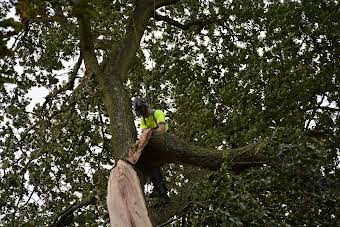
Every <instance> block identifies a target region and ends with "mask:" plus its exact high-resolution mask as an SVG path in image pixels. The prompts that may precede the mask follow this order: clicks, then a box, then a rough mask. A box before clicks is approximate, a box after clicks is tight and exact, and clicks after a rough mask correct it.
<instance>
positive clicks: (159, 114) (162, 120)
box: [154, 110, 165, 124]
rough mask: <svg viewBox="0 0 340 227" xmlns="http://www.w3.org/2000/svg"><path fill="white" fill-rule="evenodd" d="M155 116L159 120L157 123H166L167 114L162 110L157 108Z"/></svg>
mask: <svg viewBox="0 0 340 227" xmlns="http://www.w3.org/2000/svg"><path fill="white" fill-rule="evenodd" d="M154 115H155V118H156V121H157V124H159V123H165V114H164V113H163V112H162V111H160V110H156V111H155V113H154Z"/></svg>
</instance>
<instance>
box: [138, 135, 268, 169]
mask: <svg viewBox="0 0 340 227" xmlns="http://www.w3.org/2000/svg"><path fill="white" fill-rule="evenodd" d="M258 146H259V144H253V145H247V146H243V147H240V148H235V149H226V150H217V149H215V148H204V147H200V146H196V145H194V144H192V143H188V142H186V141H183V140H181V139H179V138H177V137H176V136H175V135H172V134H168V133H163V134H161V133H154V134H153V135H152V137H151V139H150V141H149V143H148V145H147V146H146V148H145V149H144V152H143V154H142V155H141V157H140V160H139V164H140V165H147V166H161V165H164V164H166V163H177V164H189V165H193V166H196V167H201V168H206V169H210V170H217V169H219V168H220V167H221V165H222V163H224V162H226V163H228V164H229V166H228V167H229V168H230V170H231V171H235V172H238V171H242V170H244V169H247V168H250V167H254V166H259V165H263V164H264V163H266V162H267V159H266V157H265V156H264V155H263V154H261V153H259V152H258V149H257V147H258Z"/></svg>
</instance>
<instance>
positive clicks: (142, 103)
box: [133, 97, 149, 117]
mask: <svg viewBox="0 0 340 227" xmlns="http://www.w3.org/2000/svg"><path fill="white" fill-rule="evenodd" d="M148 108H149V104H148V103H147V101H146V100H145V99H143V98H141V97H136V98H135V99H134V100H133V109H134V110H135V111H136V114H137V115H138V116H143V117H145V116H146V114H147V110H148Z"/></svg>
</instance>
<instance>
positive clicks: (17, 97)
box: [0, 0, 340, 226]
mask: <svg viewBox="0 0 340 227" xmlns="http://www.w3.org/2000/svg"><path fill="white" fill-rule="evenodd" d="M161 1H162V0H155V1H152V2H153V3H154V4H153V5H155V6H154V7H156V3H158V2H161ZM79 2H80V3H79ZM147 2H149V1H145V3H143V2H142V1H124V0H122V1H118V0H117V1H107V0H104V1H95V0H89V1H62V0H51V1H40V0H39V1H28V0H21V1H18V2H17V3H13V2H12V1H8V2H7V1H5V2H4V3H1V6H0V15H1V18H2V19H1V20H0V28H1V30H0V32H1V33H0V34H1V37H0V38H1V40H0V50H1V53H0V57H1V60H0V64H1V69H0V91H1V94H0V100H1V110H0V111H1V114H0V119H1V122H2V123H1V125H0V126H1V129H0V138H1V139H0V152H1V153H0V176H1V178H2V180H1V182H0V194H1V197H0V203H1V206H0V207H1V208H0V209H1V212H0V213H1V215H0V223H1V225H4V226H10V225H11V226H19V225H23V224H28V225H29V226H42V225H51V224H53V222H54V221H55V222H56V221H57V220H58V218H59V217H60V214H61V212H62V211H63V210H65V209H66V208H67V207H69V206H70V205H72V204H79V202H80V201H90V202H91V203H90V202H89V203H88V204H85V205H84V206H83V207H81V209H77V210H75V212H74V218H73V220H71V221H72V222H74V223H77V224H78V225H80V226H82V225H85V224H89V225H104V224H105V223H106V222H107V215H106V204H105V196H106V183H107V178H108V175H109V169H110V168H111V167H112V165H113V164H114V160H113V157H116V158H117V156H115V153H116V152H117V151H116V150H115V148H114V147H112V146H111V142H112V143H114V142H115V141H110V139H111V137H112V134H114V133H112V132H113V131H114V128H117V129H118V130H121V128H119V127H120V125H121V124H120V122H119V121H112V120H111V122H109V118H110V117H111V116H109V115H110V114H109V113H108V112H110V108H111V106H110V105H108V104H107V102H105V101H103V99H102V96H103V93H104V92H103V89H102V88H101V86H100V84H101V83H100V82H98V80H96V79H95V78H96V76H98V75H96V73H95V72H94V71H92V72H91V70H89V68H88V67H85V65H84V64H83V61H84V59H85V60H86V57H87V56H86V55H84V53H83V52H82V51H81V43H82V41H80V38H79V37H81V32H80V28H79V21H80V19H79V18H81V16H79V15H86V16H87V17H88V18H89V21H90V25H91V29H92V33H89V34H87V35H88V36H91V38H92V40H93V44H94V49H95V54H96V57H97V59H99V63H100V64H102V65H105V64H107V65H109V63H106V62H105V61H103V62H102V60H103V59H114V58H115V56H119V55H118V54H117V53H118V52H119V51H120V50H124V48H125V49H126V50H128V49H129V48H130V46H124V42H125V37H127V36H128V35H130V36H131V37H133V36H136V40H138V38H137V31H136V30H138V29H139V28H138V27H137V28H136V27H133V25H135V24H134V22H133V23H132V30H131V31H133V32H132V33H131V34H130V33H129V31H130V30H129V25H131V23H130V22H131V17H132V16H133V15H135V14H134V13H135V12H139V11H137V10H136V9H139V8H141V9H143V4H145V5H146V4H147ZM163 2H166V1H163ZM76 3H77V4H78V5H77V7H75V6H74V4H76ZM166 3H167V4H164V6H162V7H157V10H156V11H154V12H151V14H150V15H149V17H150V20H148V23H147V25H146V27H145V31H144V30H142V33H141V34H142V35H143V38H142V39H141V41H140V47H138V48H137V49H136V51H135V52H134V54H133V55H136V58H135V59H134V60H133V61H132V62H131V64H129V65H128V68H127V70H126V73H125V74H126V75H124V76H125V77H122V78H123V79H122V80H118V79H116V80H117V81H118V83H121V84H124V87H123V86H121V87H122V88H120V89H121V90H119V92H122V93H123V92H124V91H125V90H126V91H127V92H128V97H130V98H131V97H133V96H136V95H143V96H146V97H147V98H148V100H149V102H150V104H151V106H154V107H157V108H161V109H164V110H166V111H167V113H168V116H169V118H170V119H171V128H172V129H171V130H172V132H174V133H175V134H176V135H177V136H178V137H180V138H183V139H184V140H186V141H190V142H193V143H195V144H197V145H200V146H208V147H216V148H218V149H227V148H236V147H240V146H244V145H247V144H252V143H258V142H260V143H263V145H262V146H260V148H259V149H260V151H261V152H263V153H264V154H266V156H267V157H268V160H269V161H268V163H267V164H266V165H264V166H261V167H258V168H252V169H249V170H247V171H244V172H241V173H237V174H235V173H231V172H230V171H229V168H228V162H227V161H226V163H225V164H223V165H222V167H221V168H220V169H219V170H218V171H216V172H214V173H210V174H209V175H208V176H207V177H206V178H204V177H203V176H202V177H201V179H199V181H197V179H196V180H193V179H191V178H190V177H191V176H190V174H188V172H187V170H186V169H190V168H188V167H184V168H183V167H182V166H176V165H172V164H170V165H168V166H166V167H165V168H164V170H166V171H165V173H166V178H167V181H168V185H169V188H171V189H172V190H170V195H171V197H172V198H175V197H178V196H180V194H181V193H178V192H181V189H182V188H183V187H186V185H191V184H192V185H194V186H195V187H194V189H193V192H190V193H192V195H191V196H190V202H188V205H187V206H186V207H185V209H183V210H182V212H180V213H174V214H173V216H175V215H176V219H174V221H173V222H171V225H174V226H185V225H192V226H201V225H207V226H229V225H235V226H238V225H240V226H249V225H257V226H263V225H265V224H270V225H274V226H276V225H278V226H281V225H287V226H288V225H292V226H300V225H308V226H316V225H326V226H328V225H336V223H337V222H336V221H337V218H339V217H337V215H338V214H339V213H340V210H339V205H338V204H339V202H340V201H339V193H338V190H339V182H340V181H339V155H340V154H339V145H340V140H339V138H340V137H339V133H340V131H339V127H340V117H339V116H340V115H339V111H340V109H339V103H340V95H339V92H340V82H339V80H340V77H339V71H340V69H339V56H338V54H339V49H338V44H339V31H340V27H339V18H340V15H339V14H340V13H339V6H338V1H336V0H330V1H328V0H320V1H310V0H301V1H298V0H297V1H288V0H287V1H257V0H242V1H241V0H233V1H205V0H200V1H192V0H187V1H167V2H166ZM136 5H137V6H136ZM138 7H139V8H138ZM13 8H15V10H16V16H17V17H14V19H13V18H9V17H8V13H9V12H10V11H11V10H13ZM17 18H18V19H17ZM132 21H133V20H132ZM137 23H138V21H137V22H136V24H137ZM134 31H135V32H136V33H134ZM132 39H133V38H132ZM131 46H132V44H131ZM119 48H121V49H119ZM117 50H118V51H117ZM115 51H117V52H115ZM85 63H86V62H85ZM37 87H38V88H46V89H47V90H48V91H49V92H50V93H49V95H47V97H46V98H45V102H44V103H41V104H36V105H35V106H34V107H32V106H31V105H30V102H31V101H32V100H31V98H30V95H29V94H30V93H31V91H32V89H36V88H37ZM124 88H125V90H124ZM104 90H105V89H104ZM123 90H124V91H123ZM104 103H105V104H104ZM126 105H128V106H130V103H127V104H126ZM130 108H131V107H130ZM128 110H130V109H129V108H125V107H122V106H119V107H118V111H117V113H118V112H119V113H120V111H121V112H122V114H128V115H129V116H130V115H131V119H132V112H131V111H128ZM124 111H125V112H124ZM110 124H111V126H110ZM131 124H133V122H132V121H131ZM112 128H113V129H112ZM112 130H113V131H112ZM112 140H114V139H112ZM203 178H204V179H203ZM188 182H189V183H188ZM185 193H189V192H185ZM94 195H96V197H95V199H93V196H94ZM88 198H90V200H88ZM94 200H95V201H96V202H95V205H93V203H92V202H93V201H94ZM155 210H157V209H155Z"/></svg>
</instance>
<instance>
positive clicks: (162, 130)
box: [155, 122, 166, 133]
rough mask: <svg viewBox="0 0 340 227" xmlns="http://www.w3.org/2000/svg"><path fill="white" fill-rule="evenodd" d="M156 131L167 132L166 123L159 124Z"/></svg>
mask: <svg viewBox="0 0 340 227" xmlns="http://www.w3.org/2000/svg"><path fill="white" fill-rule="evenodd" d="M155 131H156V132H161V133H163V132H166V127H165V123H163V122H162V123H159V124H158V128H157V129H156V130H155Z"/></svg>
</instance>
